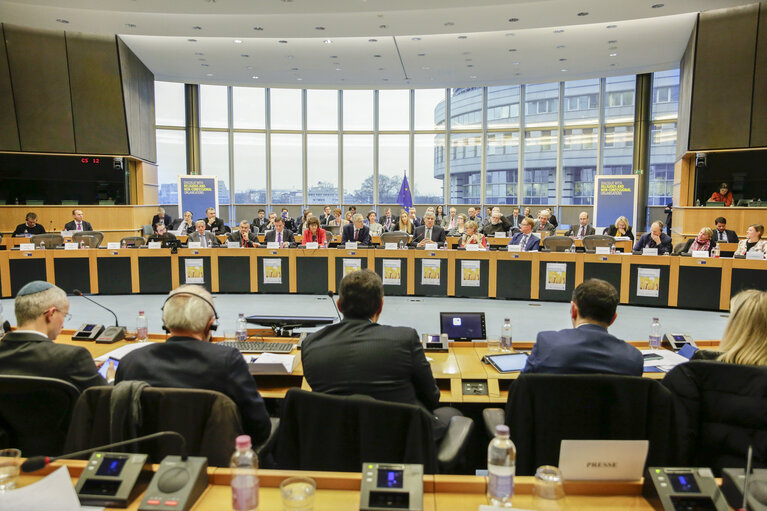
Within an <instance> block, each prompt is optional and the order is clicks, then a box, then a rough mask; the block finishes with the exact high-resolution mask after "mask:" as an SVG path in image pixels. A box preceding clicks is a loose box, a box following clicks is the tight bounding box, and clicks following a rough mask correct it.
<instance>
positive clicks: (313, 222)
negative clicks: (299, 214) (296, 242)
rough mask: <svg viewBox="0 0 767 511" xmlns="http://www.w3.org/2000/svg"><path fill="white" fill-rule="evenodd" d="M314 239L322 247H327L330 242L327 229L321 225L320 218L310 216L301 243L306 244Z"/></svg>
mask: <svg viewBox="0 0 767 511" xmlns="http://www.w3.org/2000/svg"><path fill="white" fill-rule="evenodd" d="M312 241H316V242H317V243H319V245H320V246H321V247H325V246H327V244H328V242H327V238H326V237H325V229H323V228H322V227H320V219H319V218H317V217H316V216H312V217H309V219H308V220H307V221H306V229H304V233H303V237H302V238H301V244H302V245H306V244H307V243H309V242H312Z"/></svg>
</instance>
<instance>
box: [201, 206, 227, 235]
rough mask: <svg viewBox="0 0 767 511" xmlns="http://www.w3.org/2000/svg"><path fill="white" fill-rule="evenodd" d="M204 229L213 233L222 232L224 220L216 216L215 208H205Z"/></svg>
mask: <svg viewBox="0 0 767 511" xmlns="http://www.w3.org/2000/svg"><path fill="white" fill-rule="evenodd" d="M205 216H207V217H208V218H207V220H206V221H205V229H206V230H208V231H210V232H212V233H213V234H219V233H223V232H224V221H223V220H221V219H220V218H218V217H217V216H216V208H208V209H206V210H205Z"/></svg>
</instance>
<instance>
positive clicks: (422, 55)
mask: <svg viewBox="0 0 767 511" xmlns="http://www.w3.org/2000/svg"><path fill="white" fill-rule="evenodd" d="M418 56H419V57H425V56H426V54H425V53H419V54H418Z"/></svg>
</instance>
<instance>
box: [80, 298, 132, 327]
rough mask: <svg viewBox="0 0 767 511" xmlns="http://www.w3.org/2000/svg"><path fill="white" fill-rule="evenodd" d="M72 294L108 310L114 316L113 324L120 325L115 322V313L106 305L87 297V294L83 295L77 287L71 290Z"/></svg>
mask: <svg viewBox="0 0 767 511" xmlns="http://www.w3.org/2000/svg"><path fill="white" fill-rule="evenodd" d="M72 294H74V295H76V296H80V297H82V298H85V299H86V300H88V301H89V302H92V303H95V304H96V305H98V306H99V307H101V308H102V309H104V310H107V311H109V312H110V313H111V314H112V316H114V317H115V326H120V325H119V323H118V322H117V314H115V313H114V311H113V310H112V309H109V308H107V307H104V306H103V305H101V304H100V303H99V302H97V301H96V300H92V299H91V298H88V297H87V296H85V295H84V294H83V292H82V291H80V290H79V289H73V290H72Z"/></svg>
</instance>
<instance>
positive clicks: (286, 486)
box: [280, 477, 317, 511]
mask: <svg viewBox="0 0 767 511" xmlns="http://www.w3.org/2000/svg"><path fill="white" fill-rule="evenodd" d="M316 488H317V483H315V482H314V479H312V478H311V477H289V478H287V479H285V480H284V481H282V482H281V483H280V494H281V495H282V509H283V511H312V510H313V509H314V492H315V490H316Z"/></svg>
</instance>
